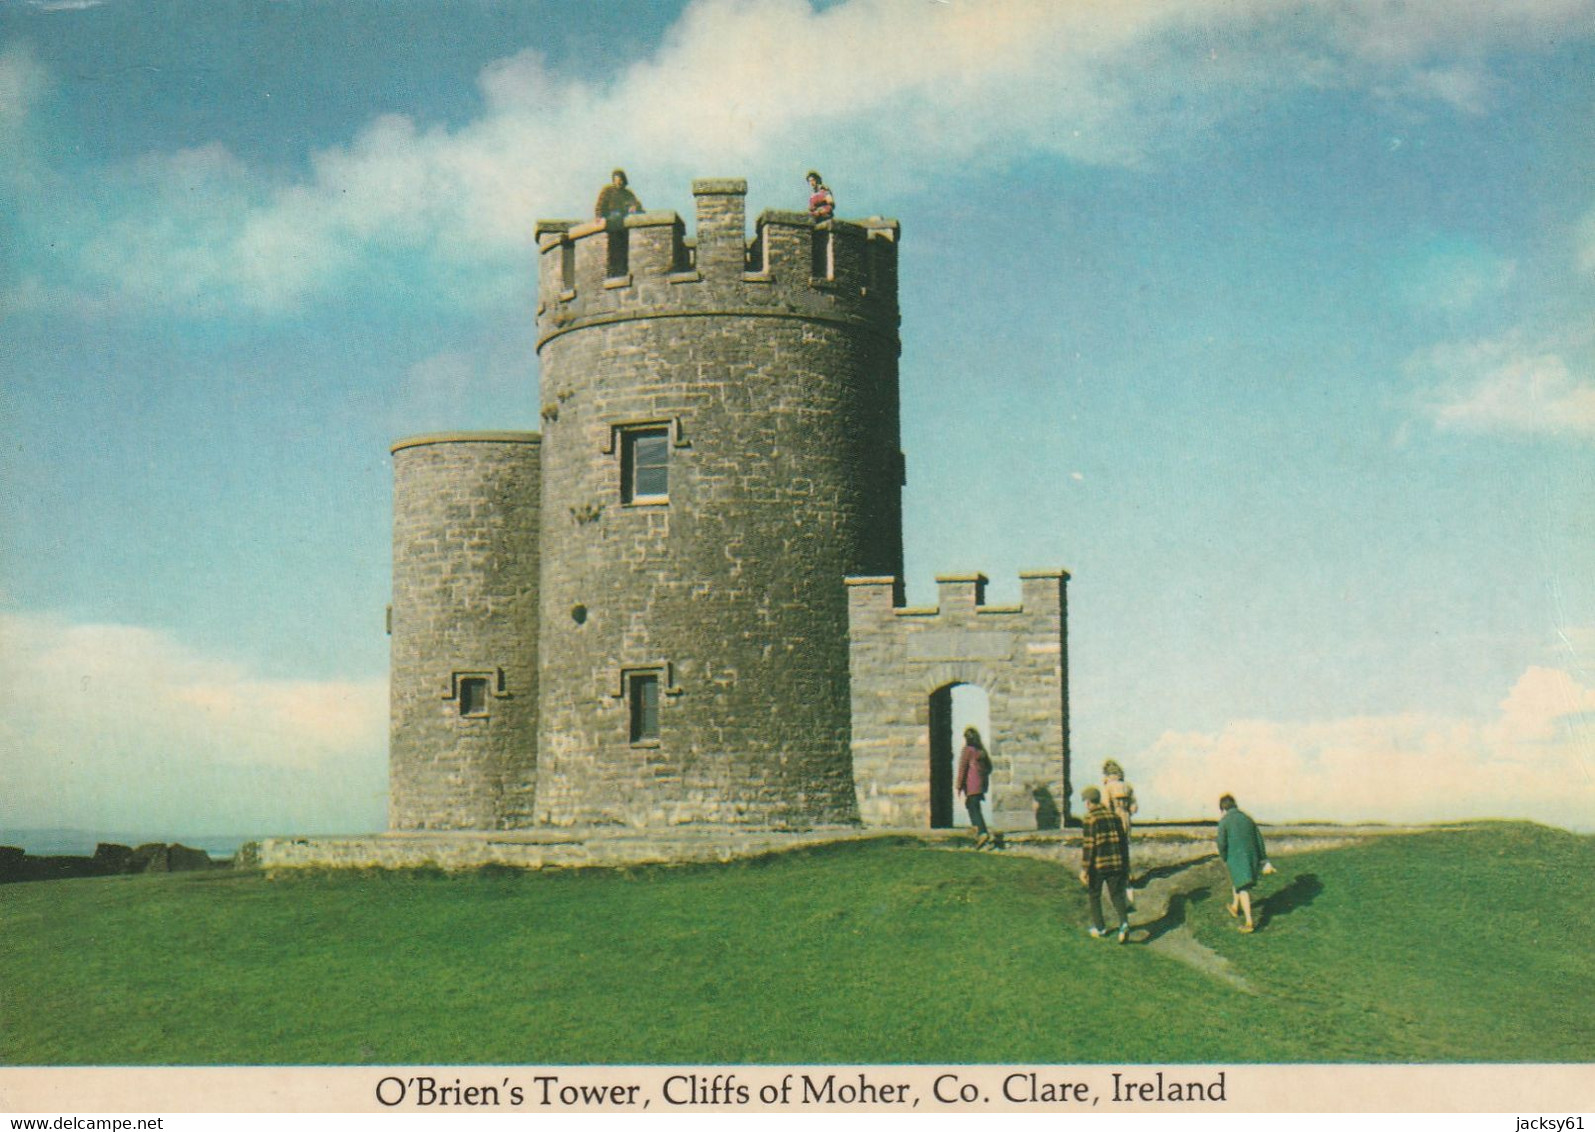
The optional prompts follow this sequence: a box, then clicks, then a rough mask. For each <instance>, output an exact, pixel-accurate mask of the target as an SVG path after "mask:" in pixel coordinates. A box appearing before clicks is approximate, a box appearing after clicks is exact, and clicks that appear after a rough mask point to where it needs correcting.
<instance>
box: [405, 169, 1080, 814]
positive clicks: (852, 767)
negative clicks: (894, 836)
mask: <svg viewBox="0 0 1595 1132" xmlns="http://www.w3.org/2000/svg"><path fill="white" fill-rule="evenodd" d="M693 193H694V197H695V200H696V218H695V219H696V225H695V238H689V237H688V236H687V232H686V226H685V225H684V224H683V222H682V221H681V219H680V218H679V217H678V216H677V215H676V214H675V213H673V212H651V213H642V214H639V215H635V216H632V217H629V218H627V220H626V221H625V224H624V227H623V228H620V229H618V230H614V231H610V230H607V229H606V227H605V226H604V224H603V223H602V222H598V221H590V222H576V221H544V222H541V223H539V225H538V227H537V239H538V253H539V260H540V270H539V291H538V311H537V349H538V353H539V360H540V365H541V372H542V389H541V417H542V422H543V429H542V432H541V434H526V433H474V434H446V435H441V436H428V437H418V438H414V439H410V440H405V441H401V442H399V443H398V444H396V445H395V446H394V450H393V451H394V467H395V519H394V591H393V609H392V618H391V631H392V634H393V644H392V650H393V674H392V685H393V691H392V700H393V732H392V745H391V764H392V765H391V802H390V815H391V816H390V825H391V827H392V828H393V829H395V830H417V831H419V830H493V829H501V830H502V829H528V828H538V827H541V828H554V827H596V826H614V827H621V828H686V827H690V826H694V825H706V826H726V825H733V826H740V827H744V828H751V827H763V828H771V829H804V828H813V827H817V826H830V825H857V824H858V823H860V822H861V821H862V822H863V823H865V824H869V825H896V824H915V825H921V826H923V825H926V824H928V823H930V822H932V821H934V820H936V819H937V814H938V813H939V812H940V811H939V810H937V809H936V808H935V807H934V806H932V805H931V804H930V803H929V802H928V801H927V799H929V798H930V796H931V794H932V792H933V785H932V780H933V778H935V777H936V776H937V775H942V774H943V771H942V770H941V769H935V770H934V772H933V768H932V766H931V763H930V762H928V761H927V759H928V757H929V756H928V754H927V752H929V751H930V750H931V748H933V747H937V744H936V743H934V742H932V741H931V740H930V739H928V738H927V737H926V729H927V726H928V720H929V719H930V717H931V716H932V715H933V714H934V711H935V704H936V703H937V702H938V701H937V700H936V699H935V697H937V696H939V695H943V694H945V689H946V688H947V687H948V686H950V685H951V684H955V683H958V682H970V683H979V684H980V685H981V686H982V687H984V688H986V690H987V692H988V693H989V695H990V698H991V712H992V726H993V729H994V730H995V731H996V732H997V733H998V737H999V740H1000V748H994V750H993V754H994V757H995V759H996V764H997V785H996V786H995V787H994V789H995V792H996V794H995V799H994V801H995V803H996V805H995V808H996V811H997V815H998V817H999V818H1006V819H1012V820H1015V821H1017V820H1019V819H1020V818H1023V820H1024V821H1025V822H1027V823H1028V825H1029V827H1031V828H1034V826H1035V824H1036V800H1035V797H1034V796H1033V795H1034V794H1035V792H1037V791H1040V792H1041V793H1042V795H1046V794H1047V792H1051V798H1050V802H1051V805H1052V809H1051V810H1050V811H1048V810H1045V808H1044V809H1043V813H1042V818H1043V824H1045V820H1046V815H1047V814H1048V813H1053V814H1055V813H1056V810H1057V807H1058V806H1060V805H1061V804H1062V803H1063V800H1064V799H1065V798H1066V797H1067V795H1066V793H1065V788H1066V781H1067V774H1066V762H1065V759H1066V742H1067V715H1066V707H1065V694H1064V683H1063V679H1064V676H1063V673H1064V656H1063V612H1062V579H1063V578H1064V577H1065V576H1066V575H1064V574H1063V573H1062V572H1061V571H1053V572H1050V573H1046V574H1037V575H1027V576H1026V577H1025V580H1024V583H1023V584H1024V596H1025V601H1024V607H1023V608H1022V609H1012V610H999V609H995V608H985V607H980V608H976V606H977V605H978V596H977V595H978V586H977V585H974V584H970V585H968V586H965V587H964V589H967V590H968V591H969V596H967V597H966V596H963V593H962V591H958V592H957V593H954V591H953V590H950V589H948V588H947V586H946V585H945V584H944V586H943V601H942V606H943V608H942V610H941V612H940V613H937V612H936V611H913V610H902V609H896V608H894V604H896V605H900V604H901V578H902V557H903V547H902V486H903V482H904V473H903V468H904V463H903V457H902V453H901V452H900V450H899V403H898V370H897V366H898V355H899V352H900V345H899V341H898V307H897V247H898V239H899V231H898V226H897V224H896V222H894V221H889V220H881V219H878V218H875V219H870V220H866V221H862V222H850V221H844V220H833V221H827V222H821V223H818V224H816V223H815V222H814V221H813V220H812V219H811V218H810V217H809V216H808V215H807V214H805V213H791V212H769V211H767V212H765V213H763V214H762V215H760V216H759V218H758V220H757V221H756V223H755V234H754V237H753V239H752V240H751V241H750V240H748V239H747V235H746V217H745V212H744V209H745V196H746V185H745V183H744V182H742V181H735V180H706V181H696V182H694V184H693ZM639 468H644V469H645V470H644V471H641V472H639V470H638V469H639ZM848 579H851V581H845V580H848ZM844 583H845V584H844ZM960 603H962V604H960ZM965 605H967V606H968V607H969V608H968V609H967V610H966V609H964V608H963V606H965ZM966 622H967V624H966ZM938 634H940V635H939V636H938ZM999 637H1000V638H1001V639H1002V640H1003V641H1006V642H1009V643H1010V644H1011V646H1012V647H1006V646H1005V647H1002V648H1000V647H999V646H998V644H997V643H996V642H997V639H998V638H999ZM933 641H944V642H948V644H947V647H946V648H943V649H941V651H942V652H946V653H947V654H948V655H947V656H945V657H942V656H940V655H939V654H938V656H937V657H936V658H934V659H933V658H931V657H930V656H929V654H927V653H925V649H926V647H927V644H928V643H929V642H933ZM931 651H932V652H935V651H937V650H935V649H932V650H931ZM639 705H643V706H639ZM937 749H938V750H939V747H937ZM916 759H917V762H916ZM945 774H946V775H950V771H946V772H945ZM949 781H950V780H949ZM944 785H945V784H944ZM1027 791H1028V792H1030V793H1026V792H1027ZM943 792H945V791H944V790H943Z"/></svg>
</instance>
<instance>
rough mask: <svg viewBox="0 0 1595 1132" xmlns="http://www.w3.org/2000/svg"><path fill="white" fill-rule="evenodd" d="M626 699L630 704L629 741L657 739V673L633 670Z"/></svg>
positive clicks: (653, 740) (655, 740)
mask: <svg viewBox="0 0 1595 1132" xmlns="http://www.w3.org/2000/svg"><path fill="white" fill-rule="evenodd" d="M626 691H627V699H628V702H629V703H630V705H631V741H632V742H633V743H655V742H658V741H659V674H658V673H657V672H634V673H632V675H631V678H630V680H629V681H628V687H627V689H626Z"/></svg>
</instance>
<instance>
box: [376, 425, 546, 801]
mask: <svg viewBox="0 0 1595 1132" xmlns="http://www.w3.org/2000/svg"><path fill="white" fill-rule="evenodd" d="M393 473H394V487H393V605H392V607H391V609H390V612H389V625H388V629H389V632H390V633H391V634H392V645H391V651H392V660H391V669H392V671H391V676H390V680H389V697H390V701H391V716H390V718H391V734H390V738H389V748H388V760H389V789H388V799H389V801H388V824H389V826H390V827H392V828H393V829H502V828H506V827H511V826H516V825H524V824H527V822H528V821H529V820H530V812H531V805H532V791H533V789H534V787H535V785H536V783H535V780H534V775H535V768H536V751H537V579H538V564H537V545H538V527H539V523H538V491H539V483H538V481H539V464H538V438H537V435H536V434H535V433H516V432H483V433H449V434H440V435H435V436H418V437H412V438H411V439H408V440H402V441H400V442H399V443H397V444H395V445H394V446H393Z"/></svg>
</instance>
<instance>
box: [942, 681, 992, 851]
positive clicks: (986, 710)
mask: <svg viewBox="0 0 1595 1132" xmlns="http://www.w3.org/2000/svg"><path fill="white" fill-rule="evenodd" d="M929 716H930V719H929V734H928V736H927V739H928V746H929V750H930V762H929V767H928V771H929V776H930V784H929V790H930V827H931V828H932V829H952V828H955V827H957V826H964V825H968V824H969V821H968V818H967V817H966V816H965V814H964V811H963V810H962V809H960V808H959V806H958V784H957V783H956V782H955V781H954V775H955V773H956V771H957V768H958V757H959V754H960V753H961V752H962V750H963V746H964V741H963V735H964V729H965V728H966V727H974V728H975V729H976V730H978V731H979V732H980V735H981V739H982V741H983V742H985V744H986V746H987V748H988V749H989V748H990V747H991V745H992V741H993V739H992V725H991V696H990V694H989V693H988V692H987V690H986V689H985V688H984V687H982V686H981V685H980V684H977V683H972V682H970V681H966V680H954V681H950V682H948V683H946V684H943V685H942V686H941V687H939V688H937V689H935V690H934V691H933V692H931V694H930V712H929Z"/></svg>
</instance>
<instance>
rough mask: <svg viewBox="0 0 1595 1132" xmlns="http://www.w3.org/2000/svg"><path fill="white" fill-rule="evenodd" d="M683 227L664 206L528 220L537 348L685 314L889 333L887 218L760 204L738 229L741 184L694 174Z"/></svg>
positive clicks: (891, 240)
mask: <svg viewBox="0 0 1595 1132" xmlns="http://www.w3.org/2000/svg"><path fill="white" fill-rule="evenodd" d="M692 191H693V197H694V200H695V203H696V217H695V230H694V234H693V235H692V236H689V235H688V234H687V229H686V225H685V224H684V223H683V222H682V219H681V217H680V216H678V215H677V214H676V213H674V212H642V213H637V214H634V215H632V216H628V217H626V218H625V220H624V222H623V223H622V224H621V225H620V226H619V227H617V228H615V229H614V230H611V229H610V228H608V227H607V226H606V225H605V222H604V221H602V220H588V221H572V220H543V221H539V222H538V224H537V229H536V234H537V245H538V258H539V270H538V304H537V325H538V347H539V349H541V348H542V346H543V344H544V343H546V342H548V341H549V340H550V339H552V338H555V337H558V336H559V335H561V334H564V333H566V332H568V331H571V330H575V329H578V328H581V327H584V326H593V325H603V324H605V323H611V322H618V321H626V320H632V319H649V318H681V317H692V316H695V315H710V314H713V315H738V314H746V315H750V316H755V317H773V318H780V317H790V318H800V319H806V320H820V321H834V322H837V323H841V324H845V325H849V326H851V327H854V328H855V329H863V330H867V331H873V332H875V333H878V334H881V335H884V336H888V337H890V338H891V339H892V341H893V344H894V348H895V342H896V335H897V326H898V310H897V240H898V225H897V222H896V221H895V220H883V219H881V218H879V217H874V218H871V219H868V220H862V221H851V220H840V219H837V220H827V221H820V222H816V221H815V220H814V219H813V218H812V217H810V216H809V215H808V214H807V213H803V212H782V211H774V210H768V211H765V212H763V213H761V214H760V215H759V217H758V220H757V222H756V223H755V225H754V234H753V237H752V239H751V240H750V239H749V238H748V236H747V221H746V213H745V208H746V199H747V182H746V181H743V180H730V179H717V180H697V181H694V182H693V184H692Z"/></svg>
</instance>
